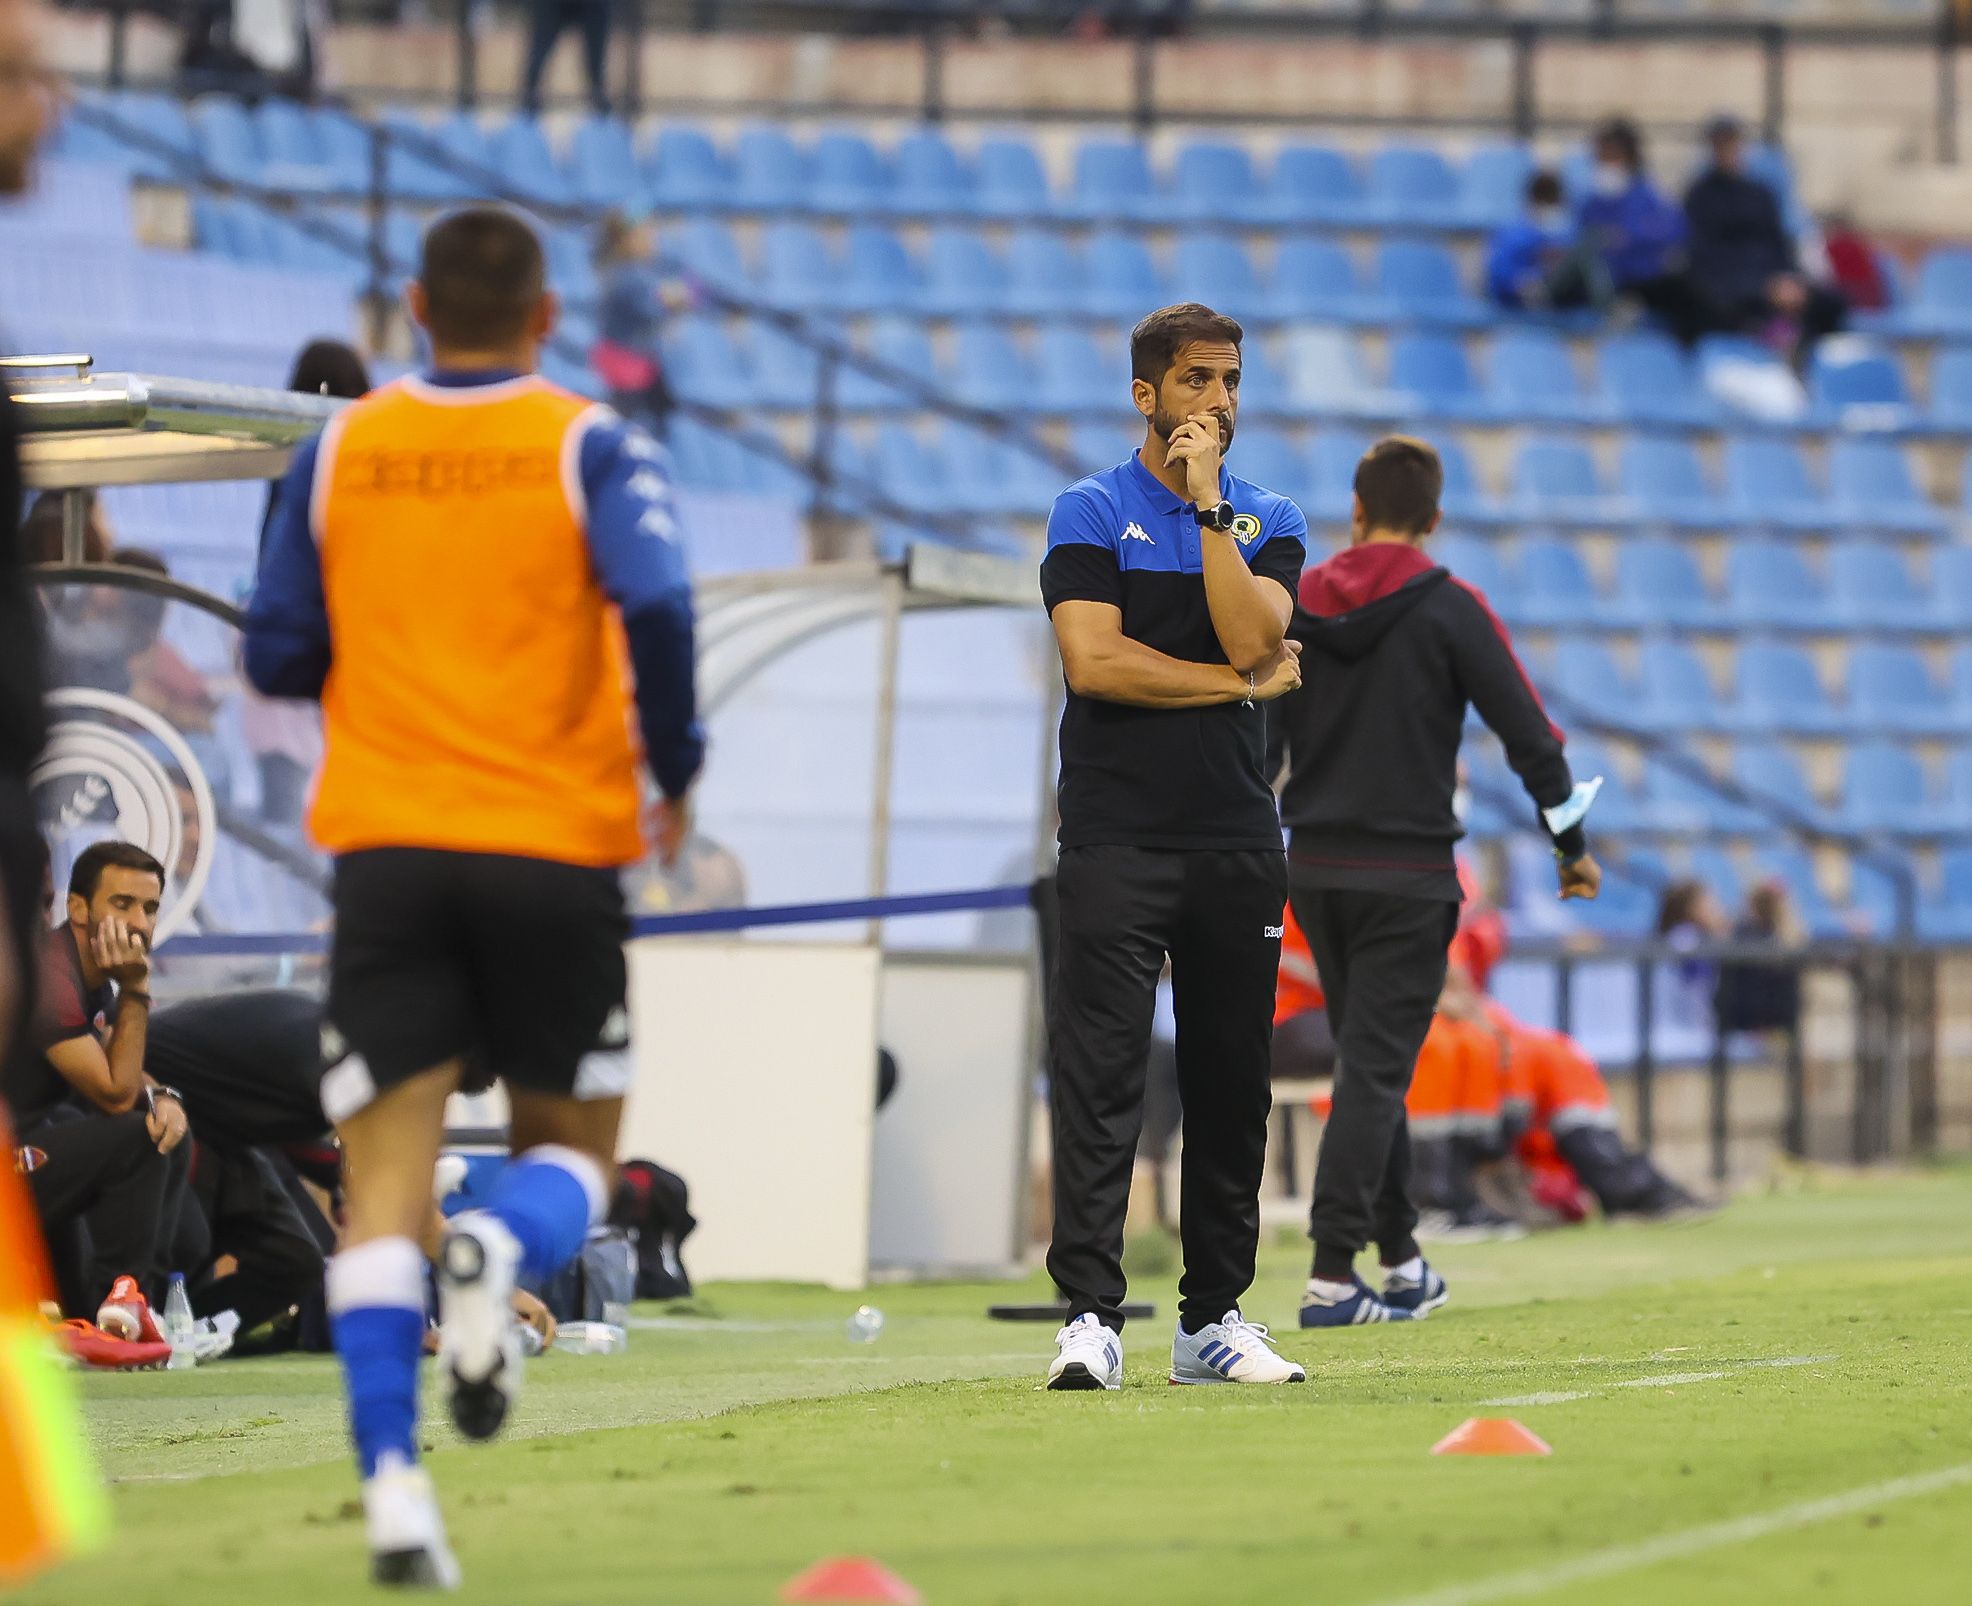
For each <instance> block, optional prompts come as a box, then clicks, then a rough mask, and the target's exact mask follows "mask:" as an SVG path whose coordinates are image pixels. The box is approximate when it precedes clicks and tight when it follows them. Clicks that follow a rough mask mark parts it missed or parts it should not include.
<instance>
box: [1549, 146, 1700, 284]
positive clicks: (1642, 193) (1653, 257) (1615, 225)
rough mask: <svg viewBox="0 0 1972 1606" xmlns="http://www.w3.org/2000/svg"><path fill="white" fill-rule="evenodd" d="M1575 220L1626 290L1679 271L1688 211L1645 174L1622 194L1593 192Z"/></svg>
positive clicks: (1613, 275) (1613, 281)
mask: <svg viewBox="0 0 1972 1606" xmlns="http://www.w3.org/2000/svg"><path fill="white" fill-rule="evenodd" d="M1575 226H1576V230H1577V232H1578V233H1579V234H1580V235H1581V237H1582V238H1583V239H1585V240H1587V241H1588V242H1589V243H1590V244H1591V245H1593V246H1594V247H1595V249H1596V250H1597V252H1598V253H1599V254H1600V255H1601V257H1602V261H1603V266H1605V267H1606V268H1607V269H1608V270H1609V278H1610V281H1611V282H1612V283H1613V284H1614V285H1615V286H1616V288H1617V289H1619V290H1621V289H1623V288H1624V287H1625V286H1627V285H1632V284H1642V283H1644V282H1645V281H1647V280H1650V279H1658V278H1662V277H1663V276H1664V275H1665V274H1667V273H1671V272H1674V271H1676V269H1677V267H1678V266H1679V260H1678V259H1679V253H1680V252H1681V251H1682V250H1683V247H1684V241H1685V222H1684V213H1683V212H1681V211H1680V210H1679V209H1678V208H1677V206H1676V205H1674V204H1673V203H1672V202H1670V201H1668V200H1666V199H1665V198H1664V197H1663V195H1662V194H1661V193H1659V191H1658V189H1657V187H1656V186H1655V185H1654V184H1652V183H1651V182H1650V180H1649V179H1647V178H1644V177H1643V176H1642V175H1641V174H1639V175H1638V176H1637V177H1636V178H1634V179H1633V180H1631V182H1630V187H1629V188H1628V189H1626V190H1624V191H1623V192H1622V193H1621V194H1620V195H1588V196H1585V197H1584V198H1583V199H1582V202H1581V204H1580V205H1579V206H1578V207H1577V208H1576V210H1575Z"/></svg>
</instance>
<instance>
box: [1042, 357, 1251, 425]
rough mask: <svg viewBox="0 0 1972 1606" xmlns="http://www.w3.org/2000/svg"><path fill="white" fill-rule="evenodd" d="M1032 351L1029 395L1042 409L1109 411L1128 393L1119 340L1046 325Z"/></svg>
mask: <svg viewBox="0 0 1972 1606" xmlns="http://www.w3.org/2000/svg"><path fill="white" fill-rule="evenodd" d="M1035 353H1036V360H1035V364H1034V375H1033V383H1034V398H1033V399H1034V404H1035V405H1036V406H1037V407H1039V409H1040V410H1041V411H1042V412H1044V413H1067V414H1070V415H1087V414H1104V415H1110V416H1113V415H1114V414H1115V412H1116V410H1117V409H1118V408H1119V407H1121V406H1122V405H1123V404H1124V401H1125V399H1126V398H1127V397H1128V396H1129V394H1130V360H1129V352H1128V350H1127V349H1126V348H1125V347H1124V346H1123V344H1122V343H1121V342H1120V341H1110V342H1107V343H1106V344H1103V345H1098V344H1097V343H1096V341H1095V340H1094V338H1093V337H1091V336H1090V335H1089V334H1087V333H1086V332H1085V331H1083V330H1081V329H1049V330H1047V331H1046V332H1045V333H1044V334H1043V335H1042V336H1041V338H1040V339H1039V340H1038V341H1037V342H1036V343H1035ZM1242 444H1243V443H1242Z"/></svg>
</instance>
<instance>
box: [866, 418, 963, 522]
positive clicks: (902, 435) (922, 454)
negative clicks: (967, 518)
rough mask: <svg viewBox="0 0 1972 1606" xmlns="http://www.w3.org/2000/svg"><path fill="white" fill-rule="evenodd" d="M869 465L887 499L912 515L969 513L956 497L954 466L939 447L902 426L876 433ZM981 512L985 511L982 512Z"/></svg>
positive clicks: (887, 428)
mask: <svg viewBox="0 0 1972 1606" xmlns="http://www.w3.org/2000/svg"><path fill="white" fill-rule="evenodd" d="M870 466H871V469H872V472H873V475H874V477H875V480H876V483H877V487H878V489H879V490H881V491H882V492H883V494H884V496H885V497H886V498H888V499H889V500H890V501H892V502H894V503H896V505H897V506H899V507H901V508H904V509H906V510H908V511H909V512H912V513H928V514H942V513H959V512H966V511H970V510H969V509H967V508H966V507H964V506H963V503H962V499H961V498H960V496H959V495H958V494H957V493H958V490H959V487H958V485H957V482H956V481H955V479H954V478H953V475H952V472H951V470H952V468H953V467H954V466H955V465H952V464H950V463H949V462H948V460H947V459H946V456H945V454H944V452H943V451H942V450H941V449H940V447H939V445H937V444H933V445H927V444H926V442H925V441H924V439H923V438H922V437H920V436H919V435H918V434H917V433H916V432H915V431H913V430H911V429H910V428H908V427H907V426H906V425H903V424H885V425H883V426H881V427H880V428H879V429H878V430H877V432H876V441H875V447H874V450H873V451H872V453H871V456H870ZM981 511H984V510H983V509H982V510H981Z"/></svg>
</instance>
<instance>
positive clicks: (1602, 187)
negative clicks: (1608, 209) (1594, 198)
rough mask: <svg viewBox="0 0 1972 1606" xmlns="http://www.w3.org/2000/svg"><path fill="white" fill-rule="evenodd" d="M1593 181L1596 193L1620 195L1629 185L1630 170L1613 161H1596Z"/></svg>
mask: <svg viewBox="0 0 1972 1606" xmlns="http://www.w3.org/2000/svg"><path fill="white" fill-rule="evenodd" d="M1594 182H1595V193H1596V194H1597V195H1621V194H1622V193H1623V191H1625V190H1626V189H1628V188H1629V187H1630V170H1629V169H1628V168H1627V167H1622V166H1619V165H1618V164H1617V163H1615V162H1597V163H1596V164H1595V181H1594Z"/></svg>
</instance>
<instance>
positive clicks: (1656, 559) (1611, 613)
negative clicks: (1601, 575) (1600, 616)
mask: <svg viewBox="0 0 1972 1606" xmlns="http://www.w3.org/2000/svg"><path fill="white" fill-rule="evenodd" d="M1604 614H1605V617H1607V618H1608V619H1609V620H1610V621H1611V622H1612V623H1617V624H1624V625H1630V626H1632V627H1635V628H1637V629H1643V630H1649V629H1666V628H1668V629H1673V630H1703V629H1707V628H1709V627H1711V626H1714V625H1716V624H1717V623H1718V621H1719V609H1718V605H1717V604H1716V603H1715V602H1713V600H1712V595H1711V592H1710V590H1709V589H1708V588H1707V586H1706V584H1705V577H1704V574H1703V573H1702V572H1701V571H1700V570H1699V567H1698V560H1697V559H1696V558H1695V557H1693V556H1692V553H1691V549H1690V548H1689V547H1687V546H1685V545H1683V544H1682V543H1680V542H1677V541H1668V540H1663V539H1654V540H1653V539H1646V540H1638V541H1625V542H1623V543H1622V545H1621V546H1619V547H1618V548H1617V549H1616V588H1615V594H1614V595H1613V596H1612V597H1611V598H1610V600H1609V602H1608V603H1607V605H1606V606H1605V608H1604Z"/></svg>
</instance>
